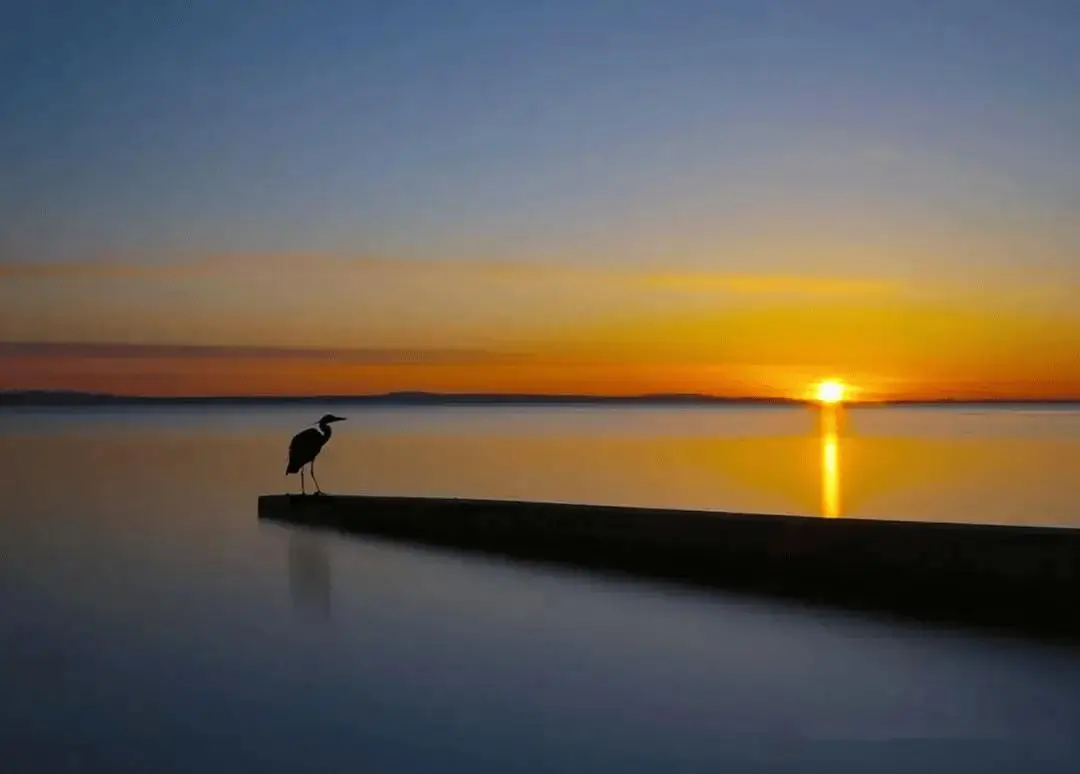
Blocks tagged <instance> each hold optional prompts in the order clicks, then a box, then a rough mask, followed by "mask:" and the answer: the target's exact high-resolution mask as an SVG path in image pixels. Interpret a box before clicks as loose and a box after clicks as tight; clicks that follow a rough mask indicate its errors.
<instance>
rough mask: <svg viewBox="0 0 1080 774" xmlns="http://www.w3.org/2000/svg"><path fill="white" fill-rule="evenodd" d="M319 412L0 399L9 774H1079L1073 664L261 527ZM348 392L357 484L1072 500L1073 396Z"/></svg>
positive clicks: (858, 506)
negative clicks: (724, 399)
mask: <svg viewBox="0 0 1080 774" xmlns="http://www.w3.org/2000/svg"><path fill="white" fill-rule="evenodd" d="M635 412H636V413H635ZM308 413H309V412H308V411H304V412H303V413H302V414H297V413H296V412H295V411H293V410H291V409H289V410H281V409H278V410H270V411H266V410H257V411H256V410H249V411H240V412H236V411H233V412H215V411H193V410H190V409H185V410H180V411H165V412H149V411H141V412H140V411H134V412H126V413H123V414H116V413H111V412H53V413H47V414H42V413H35V414H15V413H6V414H3V413H0V465H2V468H3V470H4V474H3V479H2V484H0V490H2V491H0V495H2V499H0V502H2V503H3V505H2V517H0V550H2V562H0V606H2V610H0V612H2V618H0V685H2V687H3V700H2V702H0V761H2V763H0V771H3V772H5V773H6V772H12V773H14V772H22V771H131V772H151V771H152V772H195V771H215V772H216V771H221V772H233V771H239V770H247V769H248V768H249V767H250V769H251V770H255V771H260V772H276V771H282V772H318V771H349V772H352V771H373V772H396V771H433V772H443V771H469V772H511V771H515V772H516V771H522V772H552V771H559V772H562V771H566V772H573V771H616V772H638V771H642V772H645V771H648V772H654V771H655V772H671V771H806V772H816V771H822V770H828V771H852V772H854V771H860V772H862V771H888V772H893V771H896V772H910V771H914V770H922V771H927V770H929V771H950V772H953V771H1055V772H1056V771H1070V770H1080V769H1078V767H1080V744H1078V743H1077V742H1076V741H1074V736H1075V733H1076V729H1077V724H1078V719H1080V658H1078V657H1077V654H1076V653H1074V652H1069V651H1065V650H1060V649H1056V648H1053V647H1051V646H1049V645H1046V644H1036V643H1031V642H1023V641H1009V640H998V639H993V638H989V637H976V636H974V635H971V634H961V633H950V632H945V631H936V630H932V629H927V628H921V627H917V626H914V625H903V624H899V623H893V622H884V621H875V620H870V619H863V618H858V617H855V616H849V615H842V614H829V613H823V612H821V611H812V610H803V609H800V608H798V607H795V606H790V605H783V604H780V603H772V602H768V601H761V600H757V601H755V600H749V599H745V598H741V597H738V596H735V595H725V594H721V593H706V592H695V591H690V590H686V589H680V588H675V587H669V586H664V585H661V584H657V583H650V582H634V581H629V580H617V579H607V578H601V577H596V576H590V575H588V574H583V573H582V574H579V573H574V572H570V571H567V570H558V569H551V568H544V567H538V566H527V565H516V564H513V563H509V562H500V561H497V560H492V559H482V558H478V557H474V556H467V555H458V554H453V553H444V552H438V551H433V550H426V549H420V548H411V547H407V546H402V545H394V544H390V543H382V542H378V541H374V540H358V539H346V538H341V537H336V536H331V535H320V534H316V533H308V532H304V531H298V530H290V529H286V528H283V527H280V526H274V525H268V524H260V523H259V522H258V521H257V519H256V496H257V495H258V494H259V493H262V492H272V491H280V490H281V489H282V479H281V477H280V466H281V463H282V455H283V452H284V444H285V442H286V441H287V438H288V436H289V435H290V434H291V433H292V432H294V431H295V430H297V429H299V427H301V426H303V425H304V424H305V423H306V422H308V421H310V420H311V419H313V418H315V417H317V415H318V414H319V413H321V412H319V411H316V412H315V417H309V416H308ZM340 413H344V414H347V415H348V416H349V417H350V420H349V422H347V423H344V424H342V425H340V426H339V429H340V432H339V434H338V435H337V436H336V437H335V438H334V440H333V441H332V442H331V446H330V447H328V448H327V451H326V458H325V460H323V461H322V462H321V463H320V466H319V474H320V479H321V480H322V482H323V485H324V487H325V488H327V489H331V490H336V491H383V492H396V493H401V492H405V493H420V494H455V495H466V496H490V497H535V498H540V499H567V500H586V501H588V500H592V501H608V502H633V503H640V504H650V505H656V504H659V505H679V506H690V507H714V508H728V509H745V510H760V511H791V512H807V513H819V512H821V511H823V510H824V511H828V510H834V511H837V512H838V514H839V515H849V514H852V513H858V514H862V515H870V516H875V515H881V516H892V515H906V516H908V517H910V518H940V517H942V515H943V514H946V515H947V516H950V517H952V518H954V519H968V520H984V519H982V518H980V516H986V517H987V518H985V520H999V521H1017V522H1021V521H1022V522H1032V523H1040V522H1047V523H1075V521H1076V520H1077V516H1078V514H1077V511H1076V509H1075V507H1074V505H1073V503H1072V499H1073V495H1075V487H1074V485H1073V484H1072V482H1075V481H1076V480H1078V477H1077V475H1076V474H1077V472H1080V471H1078V467H1077V466H1078V460H1080V454H1077V451H1078V449H1080V446H1078V444H1080V432H1078V431H1080V414H1077V413H1074V412H1070V411H1061V410H1058V411H1056V412H1043V413H1037V412H1035V413H1010V412H1001V413H997V414H990V415H988V414H987V413H986V412H981V413H965V412H941V411H931V412H927V411H923V412H921V413H920V412H918V411H895V413H889V412H882V411H880V410H879V411H878V412H877V413H876V414H875V413H872V412H864V414H862V415H858V414H857V412H851V413H850V415H849V416H848V417H844V418H841V420H840V421H839V422H838V423H837V425H836V426H835V427H833V428H830V426H829V424H828V423H819V422H818V420H817V418H815V417H812V416H807V415H805V414H803V413H800V412H799V411H797V410H796V411H793V410H789V409H782V410H777V409H770V410H767V411H760V410H757V411H752V410H751V411H747V410H739V411H734V412H733V411H731V410H727V413H725V412H724V411H715V410H714V411H710V412H700V411H690V412H686V411H658V410H648V411H639V410H630V411H625V410H612V409H588V410H581V411H574V410H566V409H558V410H551V409H545V410H541V411H526V412H516V411H513V410H509V411H508V410H506V409H501V410H499V411H496V412H490V411H489V412H484V411H477V410H474V409H469V410H425V411H421V412H417V411H406V412H402V411H398V412H395V411H387V410H379V411H370V410H368V411H367V412H366V413H365V412H361V411H354V412H346V411H341V412H340ZM830 448H832V451H831V452H830V451H829V449H830ZM830 460H831V462H830ZM830 470H831V471H832V472H831V473H830ZM290 483H291V480H290ZM979 508H982V509H983V510H979ZM831 515H837V514H836V513H834V514H831Z"/></svg>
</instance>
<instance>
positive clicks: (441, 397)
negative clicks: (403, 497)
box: [0, 388, 1080, 406]
mask: <svg viewBox="0 0 1080 774" xmlns="http://www.w3.org/2000/svg"><path fill="white" fill-rule="evenodd" d="M12 398H15V399H19V398H24V399H26V398H29V399H44V400H49V399H53V400H64V399H67V400H80V399H84V400H98V401H111V402H119V403H122V402H154V403H182V402H193V403H194V402H210V401H219V402H220V401H228V402H251V403H255V402H274V401H277V402H300V401H304V402H316V401H360V402H363V401H379V400H393V399H397V400H421V401H432V402H438V401H444V402H460V401H489V402H511V401H528V402H575V401H578V402H598V401H604V402H620V403H629V402H649V401H651V402H658V401H659V402H665V401H667V402H700V403H773V404H805V405H820V401H818V400H815V399H812V398H793V397H782V396H753V395H710V394H708V393H698V392H658V393H639V394H634V395H610V394H599V393H531V392H439V391H432V390H394V391H390V392H379V393H337V394H318V393H303V394H297V393H290V394H267V393H261V394H259V393H256V394H249V395H236V394H233V395H227V394H204V395H195V394H193V395H147V394H124V393H116V392H104V391H102V392H98V391H91V390H66V389H32V388H31V389H9V388H0V403H7V402H8V401H10V399H12ZM986 403H996V404H1017V403H1021V404H1023V403H1035V404H1057V403H1080V396H1074V397H1060V398H1035V397H1026V398H1025V397H1016V398H992V397H982V398H963V397H944V398H881V399H855V400H847V401H844V402H843V403H842V404H840V405H846V406H860V405H862V406H873V405H914V404H919V405H934V404H986Z"/></svg>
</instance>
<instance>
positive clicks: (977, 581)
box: [259, 495, 1080, 642]
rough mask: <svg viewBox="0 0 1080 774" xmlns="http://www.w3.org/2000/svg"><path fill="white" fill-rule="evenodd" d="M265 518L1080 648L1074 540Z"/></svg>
mask: <svg viewBox="0 0 1080 774" xmlns="http://www.w3.org/2000/svg"><path fill="white" fill-rule="evenodd" d="M259 518H260V519H268V520H273V521H280V522H287V523H290V524H298V525H305V526H308V527H316V528H328V529H333V530H337V531H342V532H348V533H357V534H369V535H380V536H383V537H388V538H393V539H402V540H409V541H416V542H422V543H428V544H434V545H441V546H450V547H454V548H458V549H468V550H479V551H484V552H494V553H499V554H503V555H507V556H513V557H519V558H526V559H530V560H539V561H552V562H558V563H562V564H571V565H574V566H578V567H583V568H593V569H602V570H608V571H612V570H615V571H619V572H622V573H632V574H637V575H647V576H652V577H662V578H667V579H675V580H679V581H684V582H691V583H695V584H706V585H717V586H722V587H725V588H730V589H742V590H746V591H754V592H765V593H769V594H780V595H784V596H787V597H792V598H797V599H801V600H804V601H807V602H812V603H818V604H822V603H823V604H830V605H834V604H838V605H842V606H844V607H857V608H861V609H870V610H880V611H883V612H893V613H901V614H904V615H908V616H912V615H913V616H917V617H919V618H924V619H931V620H942V621H949V622H954V623H958V624H976V625H981V626H992V627H1000V628H1006V629H1012V630H1019V631H1023V632H1028V633H1037V634H1040V635H1049V636H1054V637H1060V638H1064V639H1068V640H1071V641H1076V642H1080V530H1075V529H1070V528H1065V527H1027V526H1006V525H980V524H967V523H965V524H955V523H940V522H910V521H886V520H876V519H846V518H845V519H825V518H818V517H802V516H772V515H760V514H736V513H721V512H712V511H680V510H665V509H652V508H627V507H615V506H596V505H575V504H564V503H543V502H512V501H499V500H466V499H449V498H424V497H379V496H340V495H333V496H322V497H316V496H307V497H302V496H299V495H263V496H261V497H260V498H259Z"/></svg>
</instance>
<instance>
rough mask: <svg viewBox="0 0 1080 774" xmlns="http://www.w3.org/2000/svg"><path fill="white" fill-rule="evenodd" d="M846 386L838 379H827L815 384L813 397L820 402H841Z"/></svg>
mask: <svg viewBox="0 0 1080 774" xmlns="http://www.w3.org/2000/svg"><path fill="white" fill-rule="evenodd" d="M846 391H847V388H846V387H845V386H844V383H843V382H841V381H839V380H838V379H827V380H826V381H824V382H821V383H820V384H818V386H817V390H816V391H815V393H814V395H815V397H816V398H817V399H818V400H819V401H821V402H822V403H842V402H843V400H844V393H845V392H846Z"/></svg>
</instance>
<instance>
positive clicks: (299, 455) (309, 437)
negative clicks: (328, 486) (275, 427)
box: [285, 414, 345, 494]
mask: <svg viewBox="0 0 1080 774" xmlns="http://www.w3.org/2000/svg"><path fill="white" fill-rule="evenodd" d="M344 418H345V417H336V416H334V415H333V414H327V415H326V416H324V417H323V418H322V419H320V420H319V421H318V422H317V423H316V424H315V427H309V428H307V429H306V430H302V431H301V432H299V433H297V434H296V435H294V436H293V439H292V441H290V442H289V463H288V464H287V465H286V466H285V475H286V476H288V475H290V474H292V473H296V472H299V473H300V491H301V493H303V494H307V488H306V487H305V485H304V466H305V465H308V466H310V469H311V479H312V481H314V482H315V493H316V494H322V489H321V488H320V487H319V480H318V479H317V478H315V458H316V457H317V456H319V452H321V451H322V448H323V446H325V445H326V442H327V441H329V440H330V436H331V435H333V431H331V429H330V423H331V422H340V421H341V420H343V419H344Z"/></svg>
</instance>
